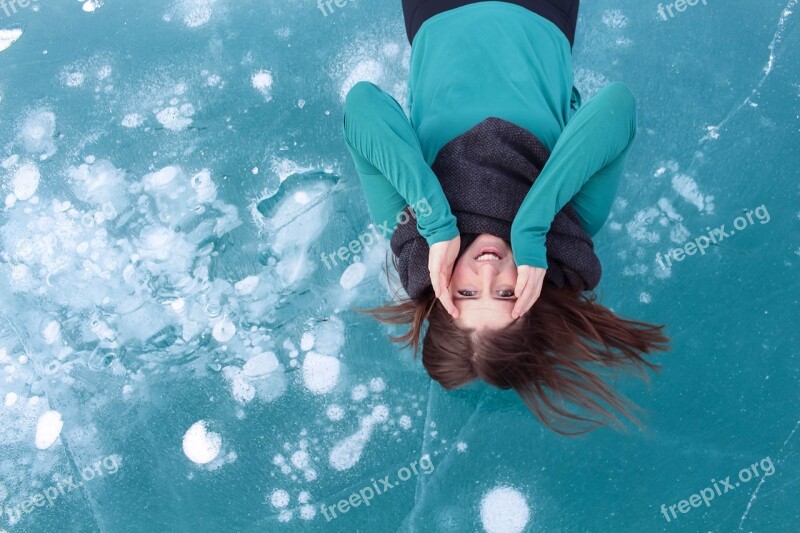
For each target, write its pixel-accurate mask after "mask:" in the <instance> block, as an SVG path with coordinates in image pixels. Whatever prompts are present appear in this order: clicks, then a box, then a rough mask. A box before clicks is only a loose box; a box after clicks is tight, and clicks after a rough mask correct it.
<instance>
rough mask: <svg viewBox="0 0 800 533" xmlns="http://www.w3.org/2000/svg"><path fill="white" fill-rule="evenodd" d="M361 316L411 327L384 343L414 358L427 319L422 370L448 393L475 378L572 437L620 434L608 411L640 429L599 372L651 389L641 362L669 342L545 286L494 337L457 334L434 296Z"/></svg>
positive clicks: (588, 298) (587, 300)
mask: <svg viewBox="0 0 800 533" xmlns="http://www.w3.org/2000/svg"><path fill="white" fill-rule="evenodd" d="M359 311H361V312H363V313H367V314H369V315H371V316H372V317H374V318H375V319H377V320H379V321H380V322H383V323H385V324H394V325H407V326H409V329H408V331H407V332H405V333H404V334H402V335H400V336H396V337H392V336H390V337H389V338H390V339H391V340H392V341H393V342H397V343H404V345H405V346H407V347H411V348H412V349H413V351H414V356H415V357H416V355H417V353H418V351H419V347H420V337H421V335H422V329H423V326H424V323H425V321H426V320H427V321H428V329H427V331H426V332H425V335H424V338H423V339H422V364H423V366H424V367H425V369H426V370H427V372H428V374H429V375H430V377H431V379H433V380H435V381H437V382H439V384H441V385H442V387H444V388H445V389H448V390H449V389H454V388H457V387H460V386H462V385H465V384H467V383H469V382H471V381H473V380H475V379H481V380H483V381H485V382H486V383H488V384H490V385H493V386H495V387H499V388H501V389H513V390H514V391H515V392H516V393H517V394H518V395H519V397H520V398H521V399H522V401H523V402H524V403H525V404H526V405H527V407H528V408H529V409H530V410H531V411H532V412H533V413H534V414H535V415H536V417H537V418H538V419H539V420H541V421H542V423H544V424H545V425H546V426H547V427H549V428H550V429H552V430H553V431H556V432H558V433H560V434H562V435H571V436H572V435H578V434H581V433H586V432H588V431H591V430H593V429H595V428H597V427H599V426H613V427H616V428H619V429H623V430H624V429H625V427H624V426H623V424H622V423H621V422H620V420H619V418H618V417H617V416H616V414H615V413H614V411H616V412H619V413H621V414H623V415H624V416H625V417H626V418H628V419H629V420H631V421H633V422H634V423H635V424H637V425H640V424H639V421H638V420H637V418H636V417H635V416H634V415H633V413H632V411H633V410H640V409H639V408H638V407H637V406H636V405H634V404H633V403H631V402H630V401H629V400H628V399H627V398H624V397H623V396H621V395H619V394H618V393H617V392H615V391H614V390H613V389H612V388H611V387H609V386H608V385H607V384H606V383H605V381H603V379H602V378H603V377H605V376H604V375H603V374H602V373H601V372H600V371H601V370H606V369H617V368H627V369H630V370H633V371H634V373H635V374H637V375H639V376H640V377H641V378H642V379H644V380H645V381H647V382H649V376H648V374H647V372H646V369H647V368H649V369H651V370H654V371H658V369H659V366H658V365H656V364H654V363H651V362H650V361H647V360H645V359H644V357H642V355H643V354H651V353H653V352H655V351H665V350H667V349H668V343H669V339H668V338H667V337H666V336H665V335H664V334H663V333H662V330H663V328H664V326H656V325H653V324H648V323H645V322H638V321H633V320H626V319H623V318H620V317H618V316H617V315H616V314H614V313H613V312H612V311H610V310H609V309H607V308H606V307H604V306H603V305H601V304H599V303H597V301H596V297H595V295H594V294H593V293H589V294H587V293H581V292H579V291H569V290H563V289H558V288H556V287H554V286H552V285H549V284H548V283H547V282H545V285H544V286H543V287H542V293H541V295H540V296H539V299H538V300H537V301H536V303H535V304H534V305H533V307H532V308H531V309H530V311H529V312H528V313H526V314H525V315H523V316H522V317H521V318H520V319H518V320H516V321H515V322H512V323H511V324H510V325H509V326H508V327H506V328H503V329H498V330H483V331H480V332H478V331H474V330H468V329H462V328H460V327H459V326H458V325H457V324H456V322H455V321H454V320H453V318H452V317H451V316H450V315H449V314H448V313H447V311H446V310H445V309H444V306H443V305H442V304H441V302H440V301H439V300H437V299H436V298H435V296H434V294H433V291H432V290H431V291H429V292H428V293H426V294H425V295H423V296H422V297H421V298H419V299H418V301H417V302H416V303H415V302H413V301H411V300H403V301H401V302H399V303H397V304H393V305H387V306H384V307H379V308H377V309H370V310H359ZM593 367H594V368H593ZM597 367H599V368H597ZM565 402H566V403H567V404H573V405H574V406H576V407H577V408H578V410H577V411H576V410H574V409H570V408H569V407H568V405H565ZM573 428H577V429H573Z"/></svg>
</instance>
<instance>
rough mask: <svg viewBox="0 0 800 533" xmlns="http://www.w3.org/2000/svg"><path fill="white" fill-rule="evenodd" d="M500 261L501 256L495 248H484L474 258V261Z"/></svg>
mask: <svg viewBox="0 0 800 533" xmlns="http://www.w3.org/2000/svg"><path fill="white" fill-rule="evenodd" d="M501 259H503V254H502V253H501V252H500V250H498V249H497V247H495V246H484V247H483V248H481V250H480V252H479V253H478V255H477V256H475V261H500V260H501Z"/></svg>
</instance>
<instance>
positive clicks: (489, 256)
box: [476, 252, 500, 261]
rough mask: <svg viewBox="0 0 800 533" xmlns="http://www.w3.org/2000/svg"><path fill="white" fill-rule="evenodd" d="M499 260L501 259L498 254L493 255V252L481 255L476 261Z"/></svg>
mask: <svg viewBox="0 0 800 533" xmlns="http://www.w3.org/2000/svg"><path fill="white" fill-rule="evenodd" d="M499 260H500V257H499V256H498V255H497V254H493V253H491V252H487V253H485V254H482V255H479V256H478V257H477V259H476V261H499Z"/></svg>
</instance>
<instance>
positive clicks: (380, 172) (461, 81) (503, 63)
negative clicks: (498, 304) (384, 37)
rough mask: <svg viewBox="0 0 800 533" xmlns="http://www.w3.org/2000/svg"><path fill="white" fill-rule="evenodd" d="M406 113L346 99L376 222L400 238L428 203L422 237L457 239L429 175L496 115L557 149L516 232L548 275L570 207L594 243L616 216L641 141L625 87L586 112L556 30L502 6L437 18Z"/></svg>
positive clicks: (355, 96) (379, 100)
mask: <svg viewBox="0 0 800 533" xmlns="http://www.w3.org/2000/svg"><path fill="white" fill-rule="evenodd" d="M408 104H409V108H410V120H409V119H408V118H407V117H406V115H405V113H404V112H403V109H402V108H401V107H400V105H399V104H398V103H397V101H396V100H395V99H394V98H392V97H391V96H389V95H388V94H386V93H385V92H383V91H381V90H380V89H379V88H378V87H377V86H375V85H374V84H372V83H368V82H359V83H357V84H356V85H355V86H354V87H353V88H352V89H351V90H350V92H349V93H348V95H347V99H346V101H345V111H344V135H345V140H346V142H347V146H348V149H349V150H350V153H351V154H352V156H353V160H354V161H355V166H356V170H357V172H358V175H359V177H360V179H361V183H362V186H363V189H364V194H365V195H366V198H367V204H368V206H369V210H370V214H371V216H372V218H373V220H374V221H375V222H376V223H383V222H384V221H388V222H389V227H390V228H394V227H396V225H397V222H396V220H397V219H396V216H397V214H398V213H399V212H400V211H401V210H402V209H404V208H405V206H406V205H412V206H413V205H419V204H420V203H423V204H424V203H425V202H427V204H428V205H430V207H431V212H430V214H429V215H428V216H420V217H418V220H417V227H418V229H419V232H420V234H421V235H422V236H423V237H425V239H426V240H427V242H428V244H429V245H432V244H434V243H437V242H440V241H445V240H449V239H452V238H454V237H455V236H456V235H458V228H457V226H456V220H455V217H454V216H453V214H452V212H451V210H450V206H449V205H448V202H447V198H446V197H445V196H444V193H443V192H442V188H441V186H440V185H439V182H438V180H437V179H436V176H435V175H434V173H433V171H432V170H431V168H430V167H431V165H432V164H433V162H434V160H435V159H436V155H437V154H438V153H439V150H440V149H441V148H442V147H443V146H444V145H445V144H447V143H448V142H450V141H451V140H453V139H454V138H456V137H458V136H459V135H461V134H462V133H465V132H466V131H468V130H469V129H471V128H472V127H474V126H475V125H477V124H478V123H479V122H481V121H483V120H484V119H486V118H489V117H498V118H501V119H504V120H507V121H509V122H512V123H514V124H516V125H518V126H521V127H523V128H525V129H527V130H528V131H530V132H531V133H533V134H534V135H536V136H537V137H538V138H539V140H541V141H542V143H543V144H544V145H545V146H546V147H547V148H548V149H549V150H550V151H551V156H550V159H549V160H548V162H547V164H546V165H545V167H544V168H543V169H542V172H541V174H540V175H539V177H538V178H537V179H536V182H535V184H534V185H533V187H531V189H530V191H529V192H528V195H527V196H526V198H525V201H524V202H523V204H522V206H521V207H520V210H519V212H518V213H517V215H516V218H515V219H514V223H513V225H512V228H511V248H512V250H513V253H514V259H515V262H516V264H517V265H531V266H536V267H540V268H547V259H546V250H545V235H546V234H547V231H548V230H549V228H550V224H551V223H552V221H553V218H554V217H555V215H556V213H558V211H559V210H561V208H562V207H563V206H564V205H565V204H566V203H568V202H569V203H570V204H571V205H572V206H573V207H574V208H575V210H576V211H577V213H578V215H579V217H580V220H581V224H582V225H583V227H584V228H585V229H586V231H587V232H588V233H589V234H590V235H595V234H596V233H597V232H598V231H599V230H600V228H601V227H602V226H603V224H604V223H605V221H606V219H607V218H608V214H609V212H610V210H611V205H612V203H613V201H614V197H615V195H616V190H617V185H618V183H619V179H620V176H621V175H622V171H623V168H624V165H625V159H626V158H627V154H628V151H629V149H630V146H631V144H632V142H633V139H634V137H635V135H636V100H635V98H634V96H633V94H632V93H631V91H630V89H629V88H628V87H627V86H626V85H625V84H623V83H619V82H617V83H612V84H610V85H608V86H607V87H605V88H604V89H603V90H601V91H600V92H599V93H597V94H596V95H595V96H594V97H593V98H591V99H590V100H589V101H588V102H586V103H585V104H582V102H581V95H580V93H579V92H578V91H577V89H576V88H575V87H574V85H573V75H572V57H571V53H570V46H569V41H568V40H567V38H566V37H565V36H564V34H563V33H562V32H561V31H560V30H559V29H558V28H557V27H556V26H555V25H554V24H553V23H552V22H550V21H549V20H547V19H545V18H543V17H541V16H539V15H537V14H535V13H533V12H531V11H528V10H527V9H524V8H522V7H520V6H518V5H516V4H510V3H505V2H495V1H483V2H478V3H474V4H468V5H466V6H462V7H459V8H457V9H453V10H450V11H446V12H444V13H440V14H439V15H436V16H434V17H432V18H430V19H429V20H427V21H426V22H425V23H424V24H423V25H422V27H421V28H420V30H419V32H418V33H417V35H416V36H415V38H414V42H413V45H412V47H411V65H410V72H409V84H408Z"/></svg>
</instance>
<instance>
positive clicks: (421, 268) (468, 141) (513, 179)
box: [390, 117, 601, 301]
mask: <svg viewBox="0 0 800 533" xmlns="http://www.w3.org/2000/svg"><path fill="white" fill-rule="evenodd" d="M549 157H550V152H549V150H548V149H547V148H546V147H545V146H544V145H543V144H542V143H541V141H540V140H539V139H538V138H536V136H535V135H533V134H532V133H531V132H529V131H527V130H525V129H523V128H521V127H519V126H517V125H515V124H512V123H510V122H507V121H505V120H502V119H499V118H494V117H491V118H487V119H486V120H484V121H483V122H481V123H480V124H478V125H477V126H475V127H473V128H472V129H471V130H469V131H467V132H466V133H464V134H462V135H460V136H458V137H456V138H455V139H453V140H452V141H450V142H449V143H447V144H446V145H445V146H444V147H443V148H442V149H441V151H440V152H439V154H438V155H437V156H436V160H435V161H434V163H433V165H432V166H431V169H432V170H433V172H434V174H436V177H437V178H439V182H440V183H441V186H442V190H443V191H444V194H445V196H446V197H447V200H448V202H449V204H450V209H451V211H452V212H453V215H454V216H455V217H456V223H457V225H458V230H459V232H460V234H461V250H460V253H459V257H460V256H461V254H463V253H464V251H466V249H467V248H468V247H469V245H470V244H472V243H473V242H474V241H475V239H476V238H477V237H478V236H479V235H480V234H482V233H488V234H491V235H495V236H497V237H500V238H501V239H503V240H505V241H506V242H507V243H509V246H510V243H511V224H512V222H513V221H514V217H515V216H516V214H517V211H519V208H520V206H521V205H522V202H523V200H524V199H525V196H526V195H527V193H528V190H529V189H530V188H531V186H532V185H533V182H534V180H535V179H536V178H537V177H538V176H539V173H540V172H541V169H542V168H544V165H545V163H546V162H547V159H548V158H549ZM406 212H407V213H408V214H409V216H410V217H412V220H410V221H409V222H408V223H406V224H400V225H398V226H397V229H396V230H395V232H394V234H393V235H392V239H391V242H390V244H391V248H392V252H394V255H395V256H396V257H397V260H398V270H399V274H400V281H401V283H402V284H403V288H404V289H405V290H406V292H407V293H408V295H409V296H410V297H411V299H412V300H414V301H417V300H418V299H419V298H420V297H421V296H423V295H424V294H425V293H426V292H427V291H429V290H432V289H431V280H430V274H429V273H428V251H429V247H428V243H427V242H426V241H425V238H424V237H422V235H420V233H419V231H418V230H417V225H416V218H414V217H415V214H414V212H413V210H412V209H411V208H410V207H407V208H406ZM546 247H547V264H548V268H547V274H546V275H545V281H547V282H549V283H551V284H553V285H555V286H556V287H559V288H571V289H578V290H581V291H588V290H591V289H594V288H595V287H596V286H597V284H598V283H599V282H600V274H601V267H600V260H599V259H598V258H597V255H596V254H595V253H594V244H593V243H592V238H591V237H590V236H589V234H587V233H586V231H585V230H584V229H583V227H582V226H581V225H580V222H579V219H578V214H577V213H576V212H575V210H574V209H573V208H572V207H571V206H569V205H566V206H565V207H564V208H563V209H562V210H561V211H559V212H558V213H557V214H556V216H555V218H554V219H553V223H552V225H551V226H550V231H548V232H547V236H546Z"/></svg>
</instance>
